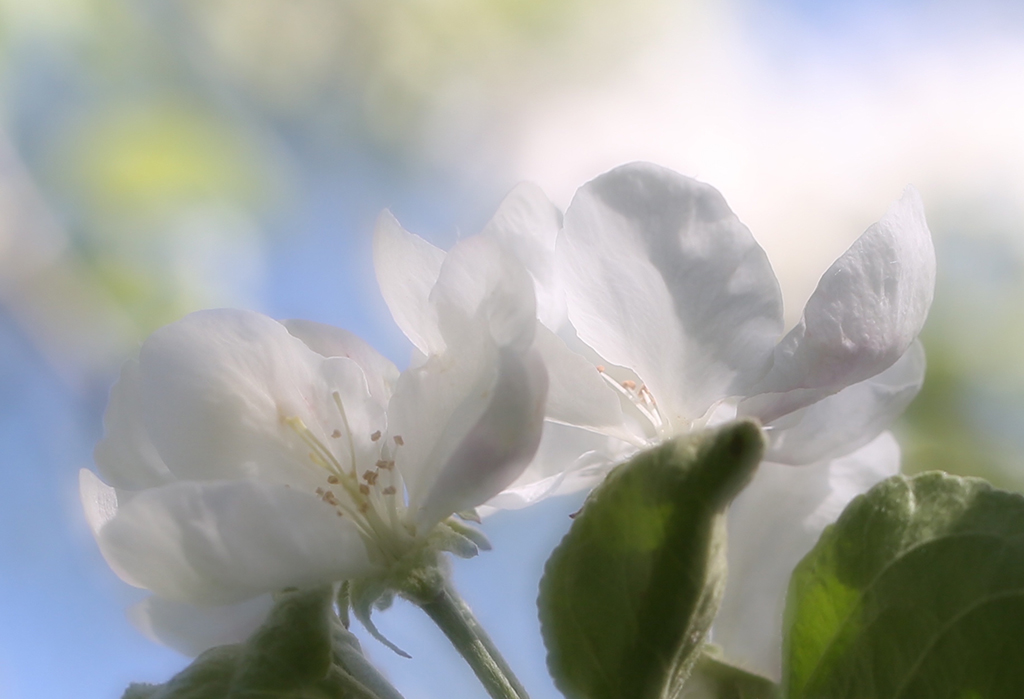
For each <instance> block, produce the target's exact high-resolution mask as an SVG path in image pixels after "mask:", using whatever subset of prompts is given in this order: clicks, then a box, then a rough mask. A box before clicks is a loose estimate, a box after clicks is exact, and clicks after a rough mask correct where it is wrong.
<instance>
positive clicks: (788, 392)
mask: <svg viewBox="0 0 1024 699" xmlns="http://www.w3.org/2000/svg"><path fill="white" fill-rule="evenodd" d="M934 290H935V250H934V248H933V247H932V238H931V233H929V231H928V224H927V223H926V222H925V218H924V208H923V205H922V204H921V197H920V196H919V195H918V193H917V191H916V190H914V189H913V188H912V187H908V188H907V190H906V192H904V194H903V197H902V198H901V199H900V200H899V201H897V202H896V203H894V204H893V205H892V207H890V209H889V211H888V212H887V213H886V214H885V216H883V217H882V218H881V220H879V221H878V223H876V224H874V225H873V226H871V227H870V228H868V230H867V231H865V232H864V234H863V235H861V237H860V238H858V239H857V240H856V241H855V242H854V243H853V245H852V246H851V247H850V249H849V250H847V251H846V252H845V253H844V254H843V255H842V256H841V257H840V258H839V259H838V260H836V261H835V263H834V264H833V265H832V266H831V267H830V268H829V270H828V271H827V272H825V274H824V276H822V278H821V281H819V282H818V287H817V289H815V291H814V293H813V294H812V295H811V298H810V300H808V302H807V306H806V308H805V309H804V315H803V318H802V319H801V321H800V323H799V324H798V325H797V326H796V327H795V328H793V330H792V331H790V333H789V334H788V335H786V337H785V338H783V339H782V341H781V342H779V345H778V346H777V347H776V348H775V353H774V363H773V365H772V368H771V371H770V372H769V373H768V374H767V375H766V376H765V377H764V380H763V381H761V382H760V383H759V384H758V385H757V386H756V387H755V393H763V394H766V395H763V396H755V397H754V398H753V399H751V400H749V401H747V403H746V405H745V406H744V409H743V412H744V414H747V415H756V416H757V417H760V418H761V420H762V421H763V422H765V423H766V424H767V423H769V422H772V421H773V420H775V419H776V418H778V417H780V416H781V415H785V414H786V413H790V412H793V411H794V410H798V409H800V408H802V407H804V406H806V405H810V404H811V403H814V402H815V401H817V400H820V399H821V398H823V397H824V396H827V395H830V394H833V393H837V392H838V391H840V390H842V389H843V388H846V387H847V386H850V385H852V384H855V383H857V382H859V381H864V380H865V379H868V378H871V377H872V376H874V375H876V374H878V373H881V372H882V371H884V370H885V369H887V368H889V367H890V366H892V365H893V363H895V362H896V360H897V359H899V358H900V357H901V356H903V354H904V352H906V351H907V348H908V347H910V343H911V342H913V341H914V339H915V338H916V337H917V336H918V334H919V333H920V332H921V327H922V326H923V325H924V321H925V318H926V317H927V315H928V309H929V307H930V306H931V303H932V296H933V294H934ZM748 395H752V394H748Z"/></svg>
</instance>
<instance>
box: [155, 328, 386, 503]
mask: <svg viewBox="0 0 1024 699" xmlns="http://www.w3.org/2000/svg"><path fill="white" fill-rule="evenodd" d="M139 366H140V374H141V386H142V399H143V415H144V418H145V422H146V427H147V429H148V432H149V434H150V436H151V438H152V440H153V444H154V445H155V446H156V448H157V450H158V452H159V453H160V455H161V457H163V460H164V462H165V463H166V464H167V466H168V468H169V469H170V470H171V472H172V473H174V475H175V476H177V477H178V478H180V479H198V480H214V479H220V478H237V477H260V478H265V479H268V480H270V481H273V482H279V483H288V482H300V483H301V482H308V477H309V474H310V473H314V474H315V471H316V469H315V467H313V470H312V471H311V470H310V469H311V462H310V457H309V453H310V445H309V444H308V443H307V441H304V439H303V438H302V435H301V434H300V433H299V431H298V430H297V428H300V427H301V426H303V425H304V426H305V427H306V428H307V429H308V430H309V431H310V433H311V434H312V435H313V436H315V437H316V438H317V439H318V440H320V441H321V442H322V443H325V444H329V443H331V442H332V439H331V436H330V435H331V434H332V433H334V432H335V431H337V432H338V433H340V434H341V435H344V434H345V433H346V430H345V426H344V424H343V421H342V419H341V416H340V414H339V411H338V408H337V406H336V405H335V402H334V400H333V397H332V393H333V392H334V391H335V390H339V388H340V390H341V392H342V397H343V398H344V399H345V403H346V405H347V406H348V407H349V412H350V413H352V414H351V415H350V416H349V417H350V419H355V417H354V416H355V413H357V412H358V411H359V410H362V409H363V408H364V407H365V408H366V409H368V410H369V409H373V404H372V401H369V400H368V398H369V393H368V389H367V387H366V382H365V378H364V377H363V376H362V370H361V369H360V368H359V366H358V365H357V364H356V363H355V362H354V361H352V360H349V359H346V358H324V357H322V356H321V355H319V354H317V353H315V352H313V351H312V350H310V349H309V348H308V347H306V345H305V344H304V343H303V342H302V341H301V340H299V339H298V338H296V337H294V336H292V335H291V334H289V333H288V331H287V330H286V329H285V328H284V326H282V325H281V324H280V323H278V322H277V321H274V320H272V319H270V318H267V317H266V316H263V315H261V314H259V313H253V312H250V311H237V310H216V311H201V312H199V313H193V314H191V315H189V316H186V317H185V318H183V319H182V320H180V321H178V322H176V323H172V324H171V325H168V326H166V327H164V328H161V329H160V330H157V331H156V332H154V333H153V334H152V335H151V336H150V337H149V339H148V340H146V342H145V343H144V344H143V346H142V351H141V353H140V359H139ZM377 410H378V411H380V410H381V408H380V407H379V406H378V408H377ZM362 417H365V418H366V419H370V418H369V416H362ZM378 419H379V418H378ZM335 453H336V454H337V455H338V458H339V459H347V458H348V457H347V455H348V449H347V448H345V446H341V447H340V448H337V449H335Z"/></svg>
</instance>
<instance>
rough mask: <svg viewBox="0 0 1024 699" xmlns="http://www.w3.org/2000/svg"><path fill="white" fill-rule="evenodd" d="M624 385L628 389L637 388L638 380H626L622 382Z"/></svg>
mask: <svg viewBox="0 0 1024 699" xmlns="http://www.w3.org/2000/svg"><path fill="white" fill-rule="evenodd" d="M622 387H623V388H624V389H626V390H627V391H632V390H634V389H635V388H636V381H630V380H628V379H627V380H625V381H623V382H622Z"/></svg>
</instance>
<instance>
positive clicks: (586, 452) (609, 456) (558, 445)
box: [477, 422, 636, 517]
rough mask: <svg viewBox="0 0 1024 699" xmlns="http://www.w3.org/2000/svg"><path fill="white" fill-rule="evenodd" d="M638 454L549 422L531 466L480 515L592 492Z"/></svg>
mask: <svg viewBox="0 0 1024 699" xmlns="http://www.w3.org/2000/svg"><path fill="white" fill-rule="evenodd" d="M635 451H636V448H635V447H633V446H632V445H630V444H628V443H626V442H623V441H621V440H618V439H614V438H612V437H608V436H606V435H603V434H599V433H597V432H591V431H589V430H584V429H580V428H578V427H571V426H569V425H560V424H557V423H553V422H546V423H545V424H544V434H543V436H542V437H541V440H540V446H539V447H538V448H537V453H536V455H535V456H534V457H533V460H532V461H531V462H530V465H529V466H528V467H527V468H526V470H525V471H523V472H522V473H521V474H520V475H519V477H518V478H516V479H515V480H514V481H513V482H512V483H511V484H510V485H509V486H508V487H506V488H505V489H504V490H502V491H501V492H500V493H498V494H497V495H495V496H494V497H493V498H491V499H490V500H488V501H487V502H486V503H485V504H484V505H482V506H481V507H478V508H477V511H478V512H479V513H480V514H481V515H482V516H485V517H486V516H488V515H490V514H491V513H493V512H494V511H496V510H518V509H520V508H523V507H527V506H528V505H532V504H533V503H535V502H538V501H540V500H543V499H545V498H549V497H555V496H558V495H568V494H569V493H575V492H577V491H580V490H584V489H586V488H592V487H594V486H595V485H597V484H598V483H600V482H601V480H603V479H604V477H605V475H607V473H608V471H609V470H611V469H612V467H614V466H615V465H616V464H618V463H621V462H622V461H624V460H625V459H626V458H628V457H629V456H630V455H631V454H632V453H634V452H635Z"/></svg>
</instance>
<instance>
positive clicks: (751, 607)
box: [711, 432, 900, 680]
mask: <svg viewBox="0 0 1024 699" xmlns="http://www.w3.org/2000/svg"><path fill="white" fill-rule="evenodd" d="M899 459H900V452H899V445H898V444H897V443H896V440H895V439H894V438H893V436H892V434H891V433H889V432H884V433H882V434H881V435H879V436H878V437H877V438H875V440H874V441H872V442H871V443H870V444H868V445H867V446H865V447H862V448H861V449H860V450H858V451H856V452H854V453H853V454H850V455H849V456H845V457H843V458H841V459H836V460H834V461H831V462H824V463H820V464H815V465H813V466H806V467H802V468H794V467H792V466H784V465H781V464H774V463H767V462H766V463H762V464H761V466H760V467H759V468H758V471H757V473H756V474H755V476H754V479H753V481H751V483H750V485H748V486H747V488H746V489H745V490H744V491H743V492H742V493H740V495H739V497H738V498H736V500H735V502H733V504H732V507H731V508H730V510H729V514H728V531H729V548H728V565H729V579H728V581H727V583H726V587H725V595H724V597H723V598H722V604H721V607H719V611H718V616H716V617H715V623H714V626H712V630H711V640H712V641H713V642H714V643H717V644H719V645H721V646H722V647H723V648H724V650H725V656H726V657H727V658H729V660H730V662H734V663H736V664H738V665H739V666H741V667H745V668H747V669H749V670H752V671H754V672H757V673H760V674H762V675H765V676H767V677H771V678H773V679H775V680H778V679H779V675H780V672H781V663H782V613H783V610H784V608H785V603H786V591H787V589H788V587H789V578H790V575H792V573H793V569H794V568H795V567H796V564H797V563H798V562H799V561H800V559H801V558H803V557H804V556H805V555H806V554H807V552H808V551H810V550H811V548H812V547H813V546H814V544H815V542H817V540H818V536H819V535H820V534H821V532H822V530H823V529H824V528H825V527H826V526H827V525H828V524H830V523H831V522H833V521H835V519H836V518H837V517H838V516H839V514H840V513H841V512H842V510H843V508H845V507H846V505H847V504H848V503H849V502H850V500H852V499H853V498H854V497H856V496H857V495H859V494H861V493H863V492H866V491H867V490H868V489H869V488H871V487H872V486H873V485H875V484H876V483H878V482H879V481H881V480H883V479H885V478H888V477H889V476H893V475H895V474H896V473H898V472H899Z"/></svg>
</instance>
